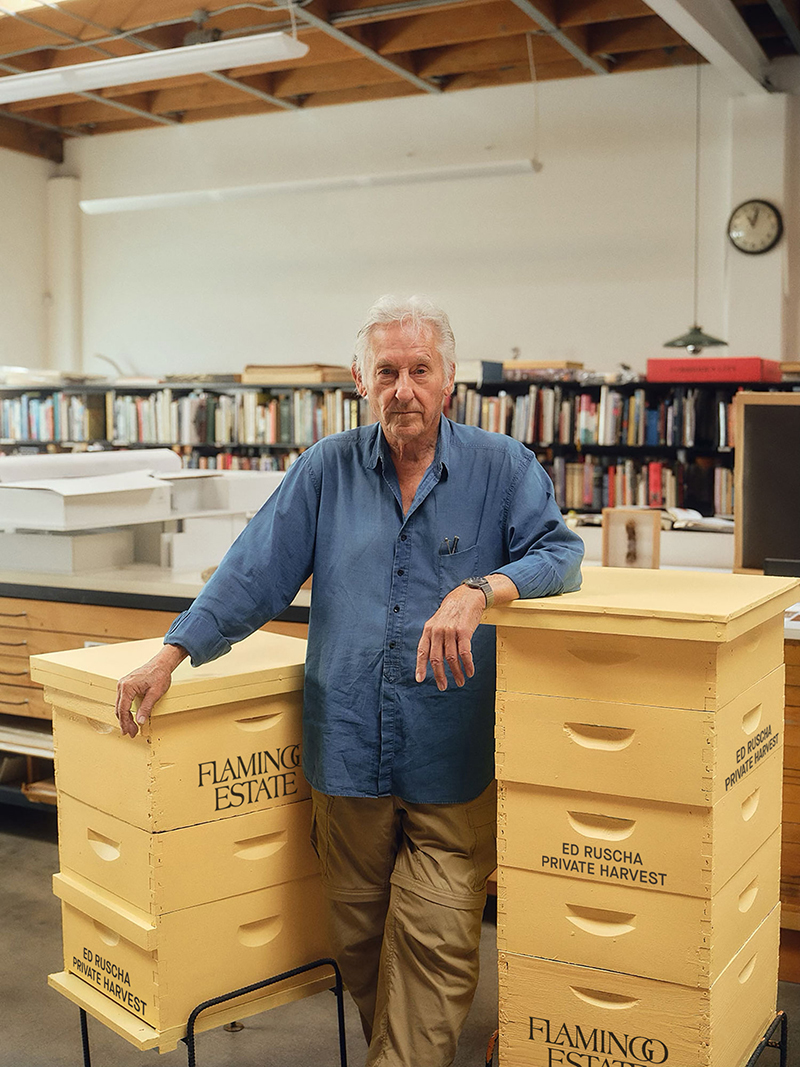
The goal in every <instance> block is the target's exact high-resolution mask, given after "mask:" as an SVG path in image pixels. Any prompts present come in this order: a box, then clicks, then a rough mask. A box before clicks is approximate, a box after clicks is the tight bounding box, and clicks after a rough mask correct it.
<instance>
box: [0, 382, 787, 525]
mask: <svg viewBox="0 0 800 1067" xmlns="http://www.w3.org/2000/svg"><path fill="white" fill-rule="evenodd" d="M742 388H743V387H742V386H741V384H739V383H717V382H714V383H703V384H681V385H675V384H669V383H661V382H628V383H617V384H612V383H602V382H597V383H591V384H587V383H586V382H582V381H572V380H567V381H544V380H536V381H526V380H517V381H485V382H484V383H483V384H482V386H481V387H480V388H478V387H477V386H475V385H470V384H467V383H463V382H461V383H458V385H457V387H456V390H455V392H454V394H453V396H452V398H451V401H450V404H449V406H448V409H447V414H448V415H449V417H450V418H452V419H454V420H455V421H457V422H463V423H467V424H470V425H475V426H481V427H483V428H484V429H488V430H491V431H494V432H498V433H507V434H510V435H511V436H512V437H515V438H516V439H517V440H519V441H521V442H523V443H524V444H526V445H527V446H528V447H529V448H532V449H533V450H534V451H535V452H536V454H537V456H538V458H539V459H540V460H541V462H542V463H543V465H544V466H545V468H546V469H547V471H548V473H549V474H550V476H551V478H552V479H553V483H554V486H555V492H556V499H557V501H558V503H559V505H560V506H561V507H562V509H564V510H575V511H600V510H601V509H602V508H603V507H608V506H613V505H623V506H631V505H650V506H653V507H673V506H677V507H690V508H695V509H696V510H698V511H700V512H701V513H702V514H704V515H710V514H723V515H730V514H732V513H733V502H734V496H735V487H734V473H733V455H734V443H735V434H736V428H735V414H734V403H733V401H734V397H735V396H736V394H737V392H739V391H740V390H741V389H742ZM746 388H747V390H748V392H749V391H756V392H759V391H760V392H764V391H767V390H768V391H770V392H781V391H786V390H791V389H792V388H794V389H796V390H798V391H799V392H800V386H798V384H796V383H795V384H794V385H793V383H790V382H787V383H783V384H777V385H764V386H759V385H748V386H746ZM371 421H372V416H371V414H370V412H369V409H368V406H367V405H366V403H365V402H364V401H363V400H361V399H360V398H358V396H357V395H356V393H355V392H354V390H353V386H352V383H351V382H344V381H342V382H319V383H303V384H299V383H295V384H292V383H287V384H285V385H283V384H269V385H259V384H249V383H240V382H220V383H218V384H214V385H211V384H208V383H207V382H200V381H196V382H192V381H185V382H180V383H175V382H170V383H152V384H151V383H142V384H138V383H137V384H127V383H125V384H123V383H115V384H108V385H107V384H99V385H86V386H70V387H63V388H44V387H42V388H39V387H37V388H32V387H31V388H25V387H22V386H17V387H14V388H11V387H4V388H3V387H0V452H3V451H5V452H9V451H12V452H13V451H36V450H39V451H42V450H51V451H52V450H60V449H68V448H86V447H101V448H147V447H151V446H155V445H158V446H161V447H164V446H168V447H171V448H174V449H175V450H176V451H177V452H179V453H180V455H181V457H182V460H183V463H184V465H185V466H187V467H209V468H224V469H245V470H246V469H258V470H282V469H286V467H288V466H289V465H290V464H291V462H292V461H293V460H294V458H296V456H297V455H298V454H299V452H301V451H302V450H303V449H304V448H307V447H308V446H309V445H311V444H313V443H314V442H315V441H317V440H319V439H320V438H321V437H324V436H326V435H327V434H330V433H336V432H337V431H340V430H345V429H350V428H352V427H355V426H359V425H365V424H367V423H369V422H371Z"/></svg>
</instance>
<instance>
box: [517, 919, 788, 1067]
mask: <svg viewBox="0 0 800 1067" xmlns="http://www.w3.org/2000/svg"><path fill="white" fill-rule="evenodd" d="M779 933H780V930H779V920H778V908H777V907H776V908H774V909H773V911H772V912H771V913H770V915H769V916H768V918H767V919H765V920H764V922H763V923H762V924H761V926H760V927H759V928H758V930H757V931H756V932H755V933H754V934H753V935H752V937H751V938H750V939H749V940H748V941H747V942H746V943H745V944H744V945H743V946H742V948H741V949H740V950H739V952H738V953H737V954H736V956H735V957H734V958H733V959H732V960H731V962H730V963H729V964H728V966H727V967H726V968H725V970H724V971H723V972H722V974H721V975H720V976H719V977H718V978H717V980H716V981H715V982H714V984H713V985H712V986H711V988H710V989H701V988H697V987H692V986H684V985H678V984H675V983H672V982H659V981H656V980H654V979H652V978H639V977H634V976H631V975H628V974H620V973H617V972H615V971H610V970H605V969H603V970H600V969H595V968H591V967H578V966H575V965H574V964H567V963H556V962H553V961H551V960H542V959H538V958H535V957H531V956H518V955H514V954H513V953H501V954H500V1067H555V1065H557V1064H563V1065H570V1067H618V1065H620V1064H624V1065H625V1067H647V1065H657V1067H661V1065H662V1064H667V1065H668V1067H671V1065H672V1064H674V1065H675V1067H678V1065H679V1067H739V1065H740V1064H743V1063H744V1062H745V1061H746V1060H747V1058H748V1057H749V1055H750V1054H751V1053H752V1052H753V1050H754V1049H755V1047H756V1045H757V1044H758V1042H759V1040H760V1039H761V1037H762V1036H763V1034H764V1031H765V1030H766V1028H767V1026H768V1025H769V1023H770V1022H771V1021H772V1019H773V1017H774V1013H775V1000H776V990H777V982H778V936H779Z"/></svg>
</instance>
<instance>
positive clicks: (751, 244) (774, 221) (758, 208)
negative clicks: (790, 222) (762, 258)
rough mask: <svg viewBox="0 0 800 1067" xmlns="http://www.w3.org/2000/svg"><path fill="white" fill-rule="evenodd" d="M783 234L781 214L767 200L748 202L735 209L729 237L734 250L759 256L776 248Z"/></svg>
mask: <svg viewBox="0 0 800 1067" xmlns="http://www.w3.org/2000/svg"><path fill="white" fill-rule="evenodd" d="M782 233H783V220H782V219H781V213H780V211H778V209H777V208H776V207H775V205H774V204H770V203H769V202H768V201H766V200H746V201H745V202H744V203H743V204H740V205H739V206H738V207H737V208H735V209H734V212H733V214H732V215H731V217H730V221H729V222H728V237H729V238H730V239H731V243H732V244H733V246H734V248H738V249H739V251H740V252H747V253H748V254H749V255H751V256H757V255H759V254H760V253H762V252H769V250H770V248H774V247H775V245H776V244H777V243H778V241H779V240H780V238H781V234H782Z"/></svg>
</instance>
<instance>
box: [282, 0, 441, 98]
mask: <svg viewBox="0 0 800 1067" xmlns="http://www.w3.org/2000/svg"><path fill="white" fill-rule="evenodd" d="M295 13H296V14H297V16H298V17H299V18H300V19H302V20H303V21H304V22H307V23H308V24H309V25H310V26H314V27H315V28H316V29H318V30H322V32H323V33H327V34H328V36H330V37H335V38H336V40H337V41H341V42H342V43H343V44H346V45H348V46H349V47H350V48H353V49H354V50H355V51H356V52H360V53H361V55H362V56H364V57H365V58H367V59H371V60H372V62H373V63H377V64H379V65H380V66H382V67H385V68H386V69H387V70H389V71H391V72H392V73H393V74H395V75H397V77H398V78H402V79H404V80H405V81H407V82H410V83H411V84H412V85H413V86H414V87H415V88H417V89H422V90H423V92H426V93H440V92H441V89H440V88H439V86H438V85H434V84H432V83H431V82H429V81H425V79H424V78H420V77H418V76H417V75H416V74H415V73H414V71H413V70H408V69H406V67H405V66H403V65H402V64H401V63H396V62H394V61H393V60H391V59H389V58H388V56H382V55H380V53H378V52H376V51H375V49H374V48H372V47H370V45H368V44H367V43H366V42H365V41H364V40H360V39H358V38H357V37H353V36H351V35H350V34H349V33H345V32H344V30H337V28H336V27H335V26H334V25H333V24H332V23H331V22H330V21H329V20H328V18H327V17H326V12H325V8H324V7H323V5H322V3H321V2H320V0H311V3H310V4H308V6H307V7H298V8H297V10H296V12H295Z"/></svg>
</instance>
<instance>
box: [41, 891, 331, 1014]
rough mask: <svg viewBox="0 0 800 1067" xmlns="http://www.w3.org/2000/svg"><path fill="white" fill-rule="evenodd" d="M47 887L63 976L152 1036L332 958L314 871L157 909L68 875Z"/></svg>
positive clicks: (320, 895) (321, 899)
mask: <svg viewBox="0 0 800 1067" xmlns="http://www.w3.org/2000/svg"><path fill="white" fill-rule="evenodd" d="M53 888H54V891H55V893H56V895H57V896H58V897H60V898H61V901H62V927H63V940H64V969H65V971H66V972H67V974H70V975H73V976H74V977H76V978H80V979H81V980H82V981H83V982H84V983H86V984H88V985H89V986H90V987H91V988H92V990H93V992H96V993H100V994H102V995H103V996H104V997H105V998H106V999H107V1000H108V1001H110V1002H112V1003H113V1004H115V1005H117V1006H118V1007H122V1008H124V1009H125V1010H126V1011H127V1012H128V1013H129V1014H131V1015H132V1016H134V1018H135V1019H136V1020H138V1022H139V1023H144V1024H145V1025H146V1026H148V1027H150V1028H151V1029H152V1030H154V1031H156V1032H157V1034H162V1033H165V1032H169V1031H174V1030H176V1029H180V1028H181V1027H185V1024H186V1021H187V1019H188V1017H189V1013H190V1012H191V1011H192V1009H193V1008H194V1007H195V1006H196V1005H197V1004H198V1003H200V1002H201V1001H203V1000H206V999H209V998H211V997H215V996H219V995H221V994H223V993H227V992H229V991H231V990H234V989H239V988H241V987H243V986H246V985H249V984H251V983H253V982H258V981H260V980H262V979H264V978H269V977H271V976H272V975H276V974H280V973H282V972H283V971H286V970H290V969H291V968H294V967H297V966H300V965H302V964H305V963H309V962H311V961H312V960H315V959H319V958H322V957H326V956H329V955H330V950H329V947H328V942H327V937H326V933H325V923H324V919H323V915H324V909H323V897H322V889H321V884H320V880H319V877H318V876H312V877H308V878H303V879H298V880H296V881H293V882H283V883H281V884H279V885H276V886H271V887H269V888H266V889H259V890H255V891H254V892H251V893H244V894H240V895H238V896H235V897H228V898H226V899H224V900H215V901H211V902H210V903H207V904H200V905H198V906H196V907H192V908H183V909H181V910H180V911H174V912H170V913H168V914H165V915H160V916H152V915H148V914H147V913H145V912H142V911H141V910H140V909H138V908H134V907H133V906H132V905H127V904H125V903H124V902H123V901H120V900H119V898H118V897H116V896H114V895H113V894H110V893H108V892H105V891H103V890H101V889H99V888H98V887H97V886H94V885H92V884H91V883H89V882H86V881H85V880H83V879H81V878H79V877H78V876H77V875H73V874H71V873H69V872H64V871H62V872H61V873H59V874H56V875H55V876H54V878H53ZM301 984H302V983H301ZM240 1014H241V1011H240ZM234 1017H235V1016H234Z"/></svg>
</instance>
